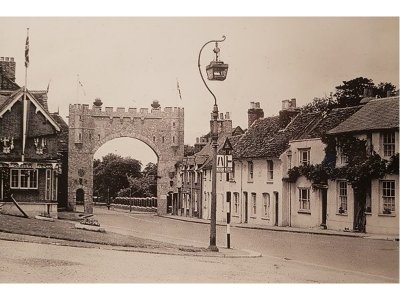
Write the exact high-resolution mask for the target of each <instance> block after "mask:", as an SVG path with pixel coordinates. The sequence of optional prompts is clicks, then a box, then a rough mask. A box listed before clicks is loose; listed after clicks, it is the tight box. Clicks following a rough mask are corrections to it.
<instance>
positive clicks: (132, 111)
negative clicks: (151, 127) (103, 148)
mask: <svg viewBox="0 0 400 300" xmlns="http://www.w3.org/2000/svg"><path fill="white" fill-rule="evenodd" d="M69 111H70V114H71V113H75V114H82V115H85V114H87V115H90V116H92V117H107V118H110V119H112V118H131V119H133V118H139V119H143V118H147V119H151V118H155V119H159V118H181V117H183V115H184V108H182V107H165V108H163V109H161V108H151V109H149V108H133V107H130V108H125V107H109V106H107V107H104V108H103V107H102V106H98V105H93V106H92V108H89V105H88V104H70V106H69Z"/></svg>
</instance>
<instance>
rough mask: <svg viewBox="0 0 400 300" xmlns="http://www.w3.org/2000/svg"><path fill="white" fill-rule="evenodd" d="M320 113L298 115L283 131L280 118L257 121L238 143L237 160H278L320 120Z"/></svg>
mask: <svg viewBox="0 0 400 300" xmlns="http://www.w3.org/2000/svg"><path fill="white" fill-rule="evenodd" d="M318 116H319V114H318V113H307V114H298V115H297V116H296V117H295V118H293V120H292V121H291V122H290V123H289V124H288V125H287V126H286V128H284V129H282V128H281V127H280V126H279V124H280V122H279V117H278V116H275V117H268V118H264V119H260V120H257V121H256V122H255V123H253V125H252V126H251V127H250V128H249V129H248V130H247V132H246V133H245V134H244V135H243V137H242V138H241V139H240V140H239V142H238V143H237V147H236V149H235V151H234V153H233V155H234V157H235V158H276V157H279V156H280V155H281V154H282V153H283V152H284V151H285V150H286V149H287V148H288V147H289V141H290V140H293V139H297V138H298V137H299V136H300V135H301V134H302V133H304V132H305V131H306V130H309V129H310V128H312V127H313V125H314V124H315V122H316V121H317V120H318Z"/></svg>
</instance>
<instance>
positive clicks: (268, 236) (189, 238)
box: [95, 208, 399, 282]
mask: <svg viewBox="0 0 400 300" xmlns="http://www.w3.org/2000/svg"><path fill="white" fill-rule="evenodd" d="M95 217H96V218H97V219H98V220H99V221H100V223H101V224H102V226H105V227H106V229H108V230H109V231H115V232H118V233H122V234H132V235H136V236H139V237H144V238H150V239H154V240H160V241H165V242H172V243H177V244H184V245H193V246H207V245H208V241H209V225H208V224H198V223H189V222H182V221H178V220H172V219H167V218H162V217H158V216H155V215H152V214H131V213H126V212H117V211H108V210H106V209H103V208H96V210H95ZM231 239H232V241H231V243H232V247H234V248H238V249H248V250H252V251H256V252H260V253H262V255H263V256H264V257H276V258H280V259H284V260H291V261H296V262H300V263H303V264H307V265H309V266H323V267H327V268H331V269H332V270H341V271H343V272H345V271H351V272H359V273H360V274H370V275H374V276H382V278H386V279H387V280H395V281H396V282H398V281H399V243H398V241H386V240H374V239H366V238H353V237H340V236H326V235H316V234H302V233H290V232H277V231H268V230H255V229H245V228H231ZM217 245H218V246H219V247H225V246H226V231H225V228H224V227H223V226H218V227H217Z"/></svg>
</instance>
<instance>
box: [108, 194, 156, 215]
mask: <svg viewBox="0 0 400 300" xmlns="http://www.w3.org/2000/svg"><path fill="white" fill-rule="evenodd" d="M111 205H112V206H113V207H115V208H121V209H129V211H132V210H136V211H149V212H156V211H157V198H154V197H151V198H134V197H116V198H115V199H114V201H113V203H112V204H111Z"/></svg>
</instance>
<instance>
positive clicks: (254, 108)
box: [247, 102, 264, 128]
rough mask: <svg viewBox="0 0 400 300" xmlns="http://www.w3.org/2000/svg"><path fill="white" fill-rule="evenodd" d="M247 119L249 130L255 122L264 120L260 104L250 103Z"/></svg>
mask: <svg viewBox="0 0 400 300" xmlns="http://www.w3.org/2000/svg"><path fill="white" fill-rule="evenodd" d="M247 117H248V126H249V128H250V126H251V125H252V124H253V123H254V122H255V121H256V120H258V119H261V118H264V110H263V109H262V108H261V107H260V102H250V108H249V110H248V111H247Z"/></svg>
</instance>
